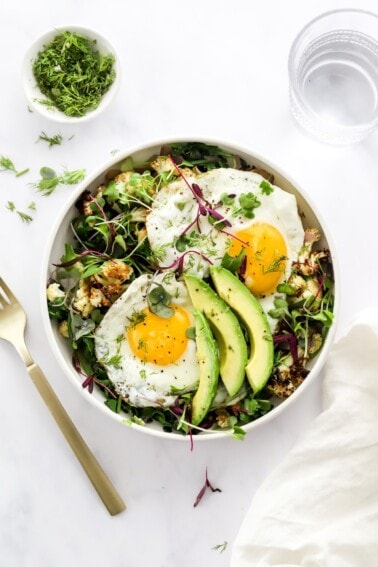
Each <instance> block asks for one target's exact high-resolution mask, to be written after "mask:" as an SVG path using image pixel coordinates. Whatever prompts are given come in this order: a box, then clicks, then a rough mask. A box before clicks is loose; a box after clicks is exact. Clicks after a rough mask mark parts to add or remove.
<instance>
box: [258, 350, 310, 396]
mask: <svg viewBox="0 0 378 567" xmlns="http://www.w3.org/2000/svg"><path fill="white" fill-rule="evenodd" d="M308 373H309V371H308V370H306V369H305V368H304V367H303V366H302V365H299V364H298V365H297V364H294V360H293V357H292V356H291V354H288V355H287V356H285V357H284V358H283V359H282V360H281V362H280V364H279V365H278V366H277V367H276V368H275V370H274V373H273V374H272V376H271V377H270V378H269V381H268V384H267V389H268V391H269V392H270V393H272V394H274V395H275V396H277V397H278V398H288V397H289V396H291V394H292V393H293V392H295V390H296V389H297V388H298V386H300V385H301V384H302V382H303V380H304V379H305V378H306V376H307V374H308Z"/></svg>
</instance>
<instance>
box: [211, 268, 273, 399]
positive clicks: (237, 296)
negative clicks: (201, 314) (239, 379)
mask: <svg viewBox="0 0 378 567" xmlns="http://www.w3.org/2000/svg"><path fill="white" fill-rule="evenodd" d="M210 275H211V279H212V280H213V283H214V286H215V289H216V290H217V292H218V294H219V295H220V297H221V298H222V299H224V301H225V302H226V303H227V304H228V305H229V306H230V307H231V309H233V311H234V312H235V313H236V314H237V316H238V317H239V319H240V321H241V322H242V324H243V326H244V327H245V329H246V330H247V333H248V336H249V341H250V353H249V359H248V362H247V365H246V367H245V373H246V375H247V379H248V381H249V383H250V385H251V386H252V389H253V391H254V392H259V391H260V390H262V389H263V388H264V386H265V384H266V383H267V381H268V379H269V376H270V374H271V372H272V368H273V355H274V346H273V338H272V333H271V331H270V327H269V323H268V320H267V318H266V315H265V313H264V311H263V308H262V307H261V305H260V303H259V302H258V300H257V299H256V297H255V296H254V295H253V294H252V293H251V292H250V291H249V289H248V288H247V287H246V286H245V285H244V284H243V283H242V282H241V281H240V280H239V278H238V277H237V276H235V275H234V274H232V273H231V272H230V271H229V270H226V268H222V267H219V266H211V268H210Z"/></svg>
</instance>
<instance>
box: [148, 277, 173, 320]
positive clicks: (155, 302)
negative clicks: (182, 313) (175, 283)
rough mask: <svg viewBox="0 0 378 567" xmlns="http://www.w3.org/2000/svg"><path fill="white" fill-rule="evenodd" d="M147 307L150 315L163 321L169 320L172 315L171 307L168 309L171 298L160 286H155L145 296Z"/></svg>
mask: <svg viewBox="0 0 378 567" xmlns="http://www.w3.org/2000/svg"><path fill="white" fill-rule="evenodd" d="M147 301H148V307H149V310H150V311H151V313H154V314H155V315H157V316H158V317H162V318H163V319H169V318H170V317H172V316H173V314H174V309H173V307H169V304H170V302H171V296H170V295H169V293H168V292H167V291H166V290H165V289H164V287H163V286H162V285H160V284H156V287H154V288H153V289H152V290H151V291H150V292H149V294H148V296H147Z"/></svg>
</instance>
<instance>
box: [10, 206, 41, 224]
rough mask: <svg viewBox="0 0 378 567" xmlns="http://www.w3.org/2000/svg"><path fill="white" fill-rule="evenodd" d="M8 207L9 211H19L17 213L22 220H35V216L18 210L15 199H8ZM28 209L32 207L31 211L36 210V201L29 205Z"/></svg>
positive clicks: (26, 221) (28, 221)
mask: <svg viewBox="0 0 378 567" xmlns="http://www.w3.org/2000/svg"><path fill="white" fill-rule="evenodd" d="M6 208H7V209H8V211H11V212H12V213H13V212H14V213H17V215H18V216H19V217H20V219H21V220H22V222H25V223H30V222H32V220H33V217H32V216H31V215H30V214H28V213H25V212H23V211H20V210H18V209H17V208H16V205H15V204H14V202H13V201H8V203H7V204H6ZM28 209H30V210H31V211H35V210H36V206H35V203H34V202H32V203H30V204H29V205H28Z"/></svg>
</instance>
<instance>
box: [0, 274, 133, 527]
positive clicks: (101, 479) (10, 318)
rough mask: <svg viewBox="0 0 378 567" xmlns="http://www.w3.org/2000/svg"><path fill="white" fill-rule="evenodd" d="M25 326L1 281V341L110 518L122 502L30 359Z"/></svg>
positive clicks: (10, 293) (18, 306) (21, 315)
mask: <svg viewBox="0 0 378 567" xmlns="http://www.w3.org/2000/svg"><path fill="white" fill-rule="evenodd" d="M25 327H26V315H25V311H24V310H23V308H22V306H21V304H20V303H19V301H18V300H17V299H16V297H15V296H14V295H13V293H12V292H11V290H10V289H9V287H8V286H7V285H6V284H5V282H4V281H3V280H2V279H1V278H0V338H1V339H5V340H6V341H9V342H10V343H12V344H13V346H14V347H15V348H16V350H17V352H18V354H19V355H20V356H21V358H22V359H23V361H24V363H25V366H26V369H27V371H28V374H29V376H30V378H31V379H32V381H33V383H34V385H35V386H36V388H37V390H38V392H39V393H40V395H41V396H42V399H43V401H44V402H45V404H46V405H47V407H48V408H49V410H50V412H51V414H52V416H53V418H54V419H55V421H56V423H57V424H58V426H59V428H60V430H61V431H62V433H63V435H64V437H65V438H66V440H67V441H68V443H69V445H70V447H71V449H72V450H73V452H74V453H75V455H76V457H77V458H78V460H79V462H80V464H81V466H82V467H83V469H84V470H85V472H86V473H87V475H88V477H89V479H90V481H91V482H92V484H93V486H94V488H95V489H96V490H97V493H98V495H99V496H100V498H101V499H102V501H103V503H104V504H105V506H106V507H107V509H108V511H109V513H110V514H111V515H112V516H114V515H115V514H119V512H122V510H124V509H125V504H124V502H123V500H122V499H121V497H120V496H119V494H118V493H117V491H116V489H115V488H114V486H113V485H112V483H111V482H110V480H109V478H108V477H107V476H106V474H105V472H104V471H103V469H102V468H101V466H100V465H99V463H98V462H97V461H96V459H95V457H94V455H93V453H92V452H91V450H90V449H89V447H88V445H87V444H86V443H85V441H84V439H83V438H82V436H81V435H80V433H79V432H78V430H77V429H76V427H75V425H74V424H73V422H72V421H71V418H70V417H69V415H68V413H67V412H66V410H65V409H64V407H63V406H62V404H61V402H60V401H59V399H58V397H57V395H56V394H55V392H54V390H53V389H52V387H51V386H50V384H49V382H48V381H47V378H46V377H45V376H44V375H43V373H42V370H41V369H40V368H39V367H38V366H37V365H36V364H35V362H34V361H33V359H32V358H31V356H30V353H29V351H28V349H27V347H26V344H25V339H24V332H25Z"/></svg>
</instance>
